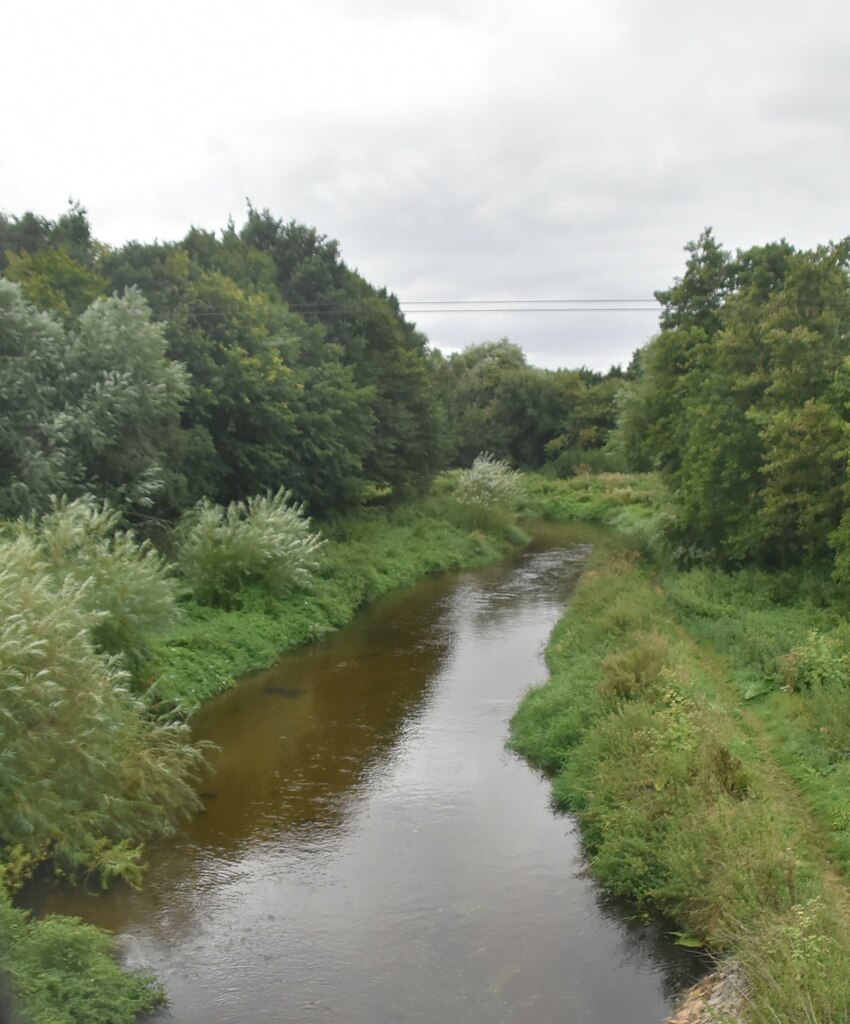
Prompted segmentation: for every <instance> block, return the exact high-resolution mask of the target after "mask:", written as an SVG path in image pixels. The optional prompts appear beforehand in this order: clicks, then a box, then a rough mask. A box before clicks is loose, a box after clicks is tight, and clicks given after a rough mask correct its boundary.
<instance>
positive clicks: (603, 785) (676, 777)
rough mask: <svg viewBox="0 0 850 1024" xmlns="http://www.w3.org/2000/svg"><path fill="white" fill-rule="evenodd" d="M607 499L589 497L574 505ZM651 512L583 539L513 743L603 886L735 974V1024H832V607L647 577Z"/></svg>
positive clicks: (774, 592) (841, 981)
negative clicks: (586, 549) (613, 531)
mask: <svg viewBox="0 0 850 1024" xmlns="http://www.w3.org/2000/svg"><path fill="white" fill-rule="evenodd" d="M582 486H583V485H582V484H581V483H580V482H579V483H578V484H577V485H576V484H572V485H563V486H562V485H559V484H555V483H548V484H546V485H545V488H543V487H541V490H543V491H544V497H545V503H546V505H547V507H548V508H549V509H550V514H553V513H554V514H555V515H557V514H558V510H559V508H568V509H569V510H570V515H574V510H575V508H576V503H577V502H576V494H575V490H576V487H578V488H579V489H581V488H582ZM605 486H606V485H605V482H604V481H596V482H592V483H588V484H587V485H585V492H586V499H587V500H586V501H585V504H587V505H588V506H590V505H591V502H590V500H589V499H590V497H591V496H592V495H593V493H594V492H595V491H596V490H598V489H602V488H604V487H605ZM607 486H608V488H609V489H612V488H613V489H617V488H621V487H622V486H623V484H622V482H618V481H616V480H615V481H609V482H608V484H607ZM561 492H562V493H561ZM652 515H653V510H652V509H651V503H647V505H646V511H645V512H641V513H640V514H639V515H638V516H637V517H635V515H634V510H631V511H629V512H628V514H627V515H626V516H622V515H621V516H620V523H619V525H620V526H621V527H624V528H625V529H624V530H623V533H624V534H626V535H628V534H630V535H631V537H632V538H633V540H634V541H635V543H634V544H633V545H632V546H631V548H629V547H628V546H626V547H625V548H624V547H623V545H622V543H620V542H619V540H615V541H614V542H612V543H609V544H604V543H602V544H598V545H597V547H596V551H595V553H594V556H593V558H592V560H591V563H590V567H589V569H588V571H587V572H586V573H585V575H584V577H583V579H582V580H581V582H580V583H579V586H578V589H577V592H576V595H575V597H574V600H573V602H572V604H571V606H570V609H569V611H568V612H567V613H566V614H565V616H564V617H563V619H562V620H561V621H560V622H559V624H558V625H557V626H556V628H555V630H554V632H553V634H552V638H551V640H550V643H549V646H548V648H547V661H548V664H549V668H550V671H551V677H550V679H549V681H548V682H547V683H546V684H544V685H543V686H542V687H539V688H536V689H535V690H533V691H531V692H530V693H529V694H528V695H527V696H526V698H525V699H524V701H523V703H522V705H521V706H520V708H519V710H518V712H517V714H516V715H515V717H514V719H513V721H512V746H513V748H514V749H516V750H517V751H519V752H520V753H522V754H523V755H524V756H526V757H528V758H529V759H530V760H531V761H532V762H533V763H535V764H537V765H538V766H540V767H541V768H543V769H544V770H545V771H546V772H547V773H548V774H549V775H550V777H551V779H552V786H553V796H554V800H555V802H556V803H557V804H558V805H559V806H561V807H563V808H566V809H569V810H572V811H573V812H575V813H576V814H577V815H578V818H579V821H580V823H581V828H582V834H583V838H584V842H585V846H586V849H587V853H588V857H589V863H590V867H591V870H592V871H593V873H594V874H595V875H596V877H598V878H599V879H600V880H601V881H602V882H603V884H604V885H605V886H606V887H607V888H608V889H609V890H611V891H613V892H615V893H620V894H622V895H624V896H626V897H628V898H630V899H633V900H635V901H636V903H637V904H638V906H639V907H641V906H642V907H644V908H646V909H647V910H650V909H651V910H660V911H661V912H662V913H664V914H665V915H666V916H668V917H669V918H671V919H672V920H673V921H675V922H676V926H677V927H678V929H679V931H680V941H681V942H683V943H685V944H688V945H694V946H703V947H705V948H707V949H709V950H711V951H712V952H713V953H714V955H715V956H717V957H719V958H720V959H721V960H724V959H726V958H730V959H734V960H735V961H737V962H738V963H739V964H740V971H741V972H742V974H743V976H744V977H745V978H746V997H745V998H744V1000H743V1004H742V1007H741V1009H740V1019H742V1020H747V1021H753V1022H760V1021H765V1020H771V1021H781V1022H787V1024H795V1022H798V1021H817V1022H821V1024H822V1022H832V1021H835V1022H836V1024H837V1022H839V1021H844V1020H845V1019H846V1012H847V1009H848V1006H850V983H849V982H848V978H850V972H849V971H848V965H850V935H848V929H847V920H848V916H847V908H848V905H849V904H850V901H848V893H847V888H846V885H845V882H844V878H845V877H846V874H845V872H846V864H847V860H846V853H845V851H846V828H847V822H848V820H850V819H847V818H844V817H843V816H842V815H840V814H837V813H836V809H837V808H840V807H841V806H843V805H842V803H841V801H842V800H846V789H845V787H844V786H843V785H842V780H843V777H844V776H843V773H844V771H845V770H846V756H844V755H841V754H840V752H839V750H837V749H836V745H835V743H834V740H835V738H836V736H837V734H838V732H839V729H840V728H841V723H842V715H841V709H842V705H841V702H840V698H841V695H842V692H843V691H842V689H841V688H840V687H839V686H837V684H836V686H835V687H834V688H833V690H832V691H831V692H830V690H829V687H828V682H829V676H828V670H829V668H830V666H831V667H832V670H833V677H832V678H833V681H834V678H835V677H836V676H837V674H838V673H837V669H838V667H839V666H840V667H842V668H843V667H844V666H845V664H846V661H845V655H844V650H845V649H844V648H843V647H842V646H841V639H842V636H841V632H840V628H841V627H840V623H837V618H838V616H837V613H836V611H835V610H832V609H830V608H829V607H828V606H825V605H824V603H823V601H822V600H821V602H820V603H818V601H815V600H811V593H812V589H813V586H814V584H813V582H812V581H811V580H809V581H808V582H806V581H801V580H798V581H796V585H795V581H793V580H791V579H789V578H787V577H786V578H785V579H781V580H780V579H778V578H777V577H770V576H767V575H765V576H763V577H759V576H758V574H753V573H748V574H747V573H742V574H738V575H737V576H735V575H732V576H729V575H724V574H720V573H710V572H708V571H707V570H694V571H692V572H691V573H677V572H674V571H672V570H670V569H667V570H665V571H664V572H661V571H660V569H659V567H658V564H656V563H655V562H654V561H653V559H652V558H651V557H645V556H642V555H641V554H640V551H639V550H638V549H639V548H642V549H643V550H644V551H645V552H646V551H647V550H648V549H650V548H651V545H650V544H648V543H647V541H648V539H649V538H650V536H651V530H650V527H651V520H652ZM615 521H616V520H615ZM630 528H631V529H630ZM622 536H623V534H622V533H621V538H620V539H622ZM803 584H805V587H804V586H803ZM801 588H802V589H801ZM804 593H808V594H809V595H810V596H809V598H806V597H805V596H804ZM818 627H820V629H818ZM818 672H820V678H818V677H817V676H816V673H818ZM806 673H808V675H806ZM813 679H814V681H812V680H813ZM827 701H829V704H828V706H829V707H830V708H831V709H832V718H831V720H830V721H828V722H827V721H826V720H825V718H824V715H825V714H826V710H825V708H824V707H823V706H822V705H823V704H824V703H825V702H827ZM830 742H832V743H833V748H832V750H833V752H832V755H831V756H830V755H829V749H828V748H829V745H830Z"/></svg>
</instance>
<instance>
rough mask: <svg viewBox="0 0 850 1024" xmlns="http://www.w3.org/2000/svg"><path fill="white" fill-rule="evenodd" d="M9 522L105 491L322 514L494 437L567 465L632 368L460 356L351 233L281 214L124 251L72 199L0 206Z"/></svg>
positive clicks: (146, 500) (162, 506)
mask: <svg viewBox="0 0 850 1024" xmlns="http://www.w3.org/2000/svg"><path fill="white" fill-rule="evenodd" d="M0 270H2V272H3V275H4V277H3V280H0V359H2V364H0V365H2V370H3V372H2V375H0V519H2V518H6V519H9V518H14V517H16V516H18V515H27V514H30V513H33V512H44V511H45V510H46V509H47V508H48V507H49V500H50V496H51V495H58V494H65V495H68V496H69V497H72V498H73V497H78V496H80V495H82V494H86V493H88V494H94V495H97V496H98V497H101V498H106V499H109V500H110V502H112V503H113V504H114V505H115V506H116V507H119V508H121V509H122V510H124V511H125V512H126V513H127V514H128V515H130V516H131V518H134V519H135V520H136V521H139V520H141V519H143V518H145V517H147V518H152V519H159V520H165V521H167V522H172V521H174V520H176V518H178V517H179V515H180V514H181V513H182V512H183V511H184V510H185V509H187V508H189V507H192V506H193V505H194V504H196V503H197V502H198V501H199V500H201V498H203V497H208V498H209V499H211V500H213V501H215V502H219V503H222V504H227V503H229V502H231V501H239V500H244V499H246V498H248V497H250V496H251V495H256V494H261V493H274V492H276V491H277V490H278V489H279V488H280V487H281V486H285V487H286V488H288V489H289V490H290V491H291V492H292V494H293V496H294V498H295V500H297V501H298V502H303V503H304V504H305V506H306V508H307V509H308V511H309V513H310V515H311V516H313V517H316V518H318V519H328V518H330V517H332V516H335V515H339V514H345V513H348V512H350V511H352V510H355V509H357V508H360V507H362V506H364V505H368V504H373V503H381V502H391V501H395V500H398V499H403V498H404V497H407V496H409V495H411V494H414V493H416V492H417V491H421V490H422V488H423V487H424V486H426V485H427V482H428V481H429V480H430V478H431V477H432V476H433V475H434V473H435V472H436V471H437V470H438V469H440V468H444V467H446V466H451V465H469V464H470V462H471V461H472V459H473V458H474V457H475V456H476V455H477V454H478V453H479V452H481V451H489V452H492V454H493V455H494V456H495V457H497V458H506V459H509V460H510V461H511V462H512V463H513V464H514V465H517V466H529V467H537V468H539V467H540V466H543V465H545V464H550V465H551V466H552V468H553V471H555V472H562V473H566V474H568V473H570V472H572V471H573V470H574V468H575V467H576V466H578V465H580V464H582V462H587V461H588V459H593V458H594V453H599V452H600V451H601V450H602V448H603V447H604V444H605V441H606V438H607V434H608V432H609V431H610V429H611V427H612V426H613V424H614V418H615V395H616V391H617V389H618V385H619V382H620V380H621V377H622V375H621V373H620V371H619V369H618V368H614V369H613V370H612V371H611V372H610V373H609V374H607V375H602V374H596V373H593V372H591V371H588V370H579V371H566V370H563V371H548V370H541V369H537V368H534V367H530V366H528V365H527V363H526V360H525V357H524V355H523V353H522V351H521V350H520V349H519V348H518V347H517V346H515V345H512V344H511V343H510V342H509V341H507V340H505V339H503V340H501V341H498V342H493V343H483V344H480V345H474V346H471V347H470V348H469V349H468V350H466V351H464V352H462V353H459V354H456V355H452V356H449V357H444V356H442V355H441V354H440V353H439V352H438V351H436V350H434V349H432V348H430V347H429V345H428V342H427V339H426V338H425V336H424V335H423V334H422V333H421V332H419V331H418V330H417V329H416V327H415V325H413V324H411V323H410V322H408V321H407V320H406V319H405V317H404V316H403V315H402V312H401V309H400V307H399V303H398V301H397V299H396V298H395V297H394V296H393V295H391V294H389V293H388V292H387V291H386V290H385V289H383V288H376V287H373V286H372V285H370V284H369V283H368V282H366V281H365V280H364V279H363V278H362V277H361V276H360V275H359V274H358V273H357V272H356V271H354V270H351V269H350V268H349V267H348V266H347V265H346V263H345V261H344V260H343V259H342V257H341V255H340V250H339V246H338V244H337V243H336V242H335V241H333V240H329V239H328V238H326V237H325V236H323V235H320V234H318V233H317V232H316V230H315V229H313V228H309V227H306V226H304V225H301V224H297V223H295V222H288V223H284V222H283V221H281V220H279V219H276V218H275V217H273V216H272V215H271V214H270V213H269V212H268V211H266V210H264V211H258V210H256V209H254V208H253V207H250V206H249V208H248V212H247V217H246V220H245V223H244V224H243V225H242V227H241V228H239V229H237V228H236V226H235V225H234V224H233V223H232V222H231V223H229V224H228V225H227V226H226V227H225V228H224V230H222V231H221V232H219V233H214V232H211V231H207V230H203V229H200V228H193V229H192V230H190V231H189V232H188V234H187V235H186V237H185V238H184V239H183V240H182V241H180V242H174V243H170V242H154V243H145V244H143V243H139V242H129V243H127V244H126V245H124V246H121V247H120V248H110V247H108V246H105V245H103V244H102V243H99V242H98V241H97V240H96V239H95V238H94V236H93V234H92V231H91V227H90V225H89V222H88V218H87V215H86V211H85V210H84V209H83V208H82V207H80V206H79V205H78V204H72V205H71V206H70V207H69V209H68V211H67V212H66V213H64V214H63V215H62V216H60V217H59V218H58V219H57V220H55V221H51V220H48V219H46V218H43V217H40V216H38V215H36V214H33V213H26V214H24V215H23V216H20V217H16V216H8V215H0Z"/></svg>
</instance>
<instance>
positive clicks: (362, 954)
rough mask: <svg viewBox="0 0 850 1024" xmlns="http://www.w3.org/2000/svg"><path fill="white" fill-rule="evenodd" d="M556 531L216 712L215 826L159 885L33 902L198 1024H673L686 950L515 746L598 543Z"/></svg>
mask: <svg viewBox="0 0 850 1024" xmlns="http://www.w3.org/2000/svg"><path fill="white" fill-rule="evenodd" d="M535 532H536V531H535ZM542 532H543V534H544V536H542V537H540V538H538V537H535V539H534V540H533V541H532V543H531V544H530V545H529V546H528V547H527V548H526V549H524V550H523V551H522V552H520V553H516V554H514V555H512V556H511V557H509V558H508V559H506V560H503V561H501V562H500V563H499V564H498V565H494V566H491V567H486V568H480V569H476V570H464V571H461V572H453V573H448V574H441V575H439V576H434V577H432V578H430V579H428V580H425V581H422V582H421V583H420V584H419V585H417V586H416V587H413V588H405V589H404V590H403V591H400V592H399V593H396V594H395V595H393V596H392V597H391V598H390V599H388V600H383V601H380V602H378V603H377V604H376V605H375V606H373V607H372V608H370V609H367V610H364V611H363V612H361V613H360V614H358V615H356V616H355V618H354V620H353V621H352V622H351V623H350V624H349V625H347V626H345V627H343V628H342V629H340V630H339V631H337V632H335V633H334V634H332V635H329V636H328V637H326V638H325V639H324V640H322V641H320V642H319V643H317V644H313V645H309V646H307V647H304V648H301V649H300V650H298V651H293V652H291V653H290V654H289V655H286V656H285V657H283V658H282V659H280V660H279V661H278V662H277V663H276V665H275V666H274V667H273V668H271V669H269V670H265V671H262V672H257V673H251V674H250V675H249V676H248V677H246V678H244V679H243V680H241V681H240V682H239V684H238V685H237V686H235V687H232V688H230V689H228V690H227V691H224V692H222V693H221V694H219V695H218V696H217V697H216V698H215V699H213V700H211V701H209V702H207V703H206V705H205V706H204V707H203V708H201V709H200V710H199V711H198V713H197V714H196V715H195V717H194V734H195V736H196V738H198V739H202V740H209V741H211V742H213V743H214V744H215V748H216V749H215V751H214V752H213V753H211V755H210V757H211V761H212V764H211V773H210V775H209V776H208V777H207V778H205V779H204V780H203V782H202V787H203V791H204V799H205V812H204V813H203V814H201V815H199V816H198V817H197V818H195V819H193V820H192V822H190V823H189V824H188V825H187V827H186V828H185V829H183V830H181V832H180V833H178V834H177V835H176V836H174V837H173V839H170V840H165V841H163V842H161V843H158V844H156V845H155V846H153V847H151V848H150V850H149V853H148V859H149V863H150V867H149V872H148V877H147V880H146V884H145V887H144V889H143V890H142V891H141V892H140V893H138V894H130V893H128V892H126V890H125V891H122V890H121V888H120V887H119V888H117V889H114V890H112V891H110V892H109V893H107V894H106V895H101V896H99V897H98V898H96V899H93V898H92V897H91V896H90V895H88V896H87V895H86V894H85V893H84V892H81V891H80V890H79V889H76V890H73V889H66V888H64V887H58V888H51V889H48V890H46V891H44V890H41V891H40V892H39V893H35V894H33V899H35V898H36V897H39V898H40V899H41V902H40V903H35V902H33V903H31V904H30V905H32V906H34V907H36V908H37V909H38V910H39V912H40V913H43V912H54V911H58V912H60V913H63V914H68V913H70V914H85V915H86V916H87V918H88V919H89V920H91V921H92V922H93V923H96V924H98V925H101V926H103V927H106V928H107V929H108V930H109V931H111V932H113V933H115V934H118V935H121V936H124V937H125V939H126V941H127V943H128V952H129V953H130V955H131V957H132V960H133V962H136V963H146V964H148V965H149V966H150V967H152V968H153V969H154V970H155V971H156V973H157V974H158V975H159V976H160V977H161V979H162V981H163V983H164V984H165V986H166V989H167V993H168V997H169V1001H170V1003H171V1011H170V1012H171V1013H172V1015H173V1016H174V1017H175V1018H176V1019H179V1020H180V1021H181V1022H183V1021H185V1022H187V1024H194V1022H196V1021H197V1022H198V1024H200V1022H204V1024H217V1022H219V1021H221V1022H225V1021H232V1020H234V1019H237V1018H238V1019H250V1020H251V1021H252V1022H257V1024H259V1022H262V1021H269V1022H272V1021H277V1020H280V1019H281V1018H284V1019H287V1020H298V1021H309V1020H311V1019H314V1017H316V1016H317V1014H318V1013H321V1015H322V1017H323V1019H326V1020H334V1021H336V1020H338V1021H345V1022H346V1024H352V1022H362V1024H371V1022H373V1021H375V1020H379V1021H388V1020H392V1019H411V1018H413V1017H418V1018H420V1019H422V1020H425V1021H438V1020H439V1021H442V1020H463V1021H469V1022H470V1024H472V1022H475V1024H494V1022H496V1021H503V1020H511V1021H516V1022H517V1024H520V1022H522V1021H525V1022H526V1024H538V1022H540V1021H550V1020H552V1021H554V1020H560V1019H564V1020H571V1019H580V1020H584V1021H588V1022H596V1024H610V1022H611V1021H619V1020H624V1019H626V1017H628V1018H629V1019H630V1020H633V1021H635V1022H640V1024H658V1022H659V1021H660V1020H661V1019H662V1018H663V1017H664V1016H665V1013H666V1012H667V1010H668V1008H669V1007H670V1005H671V1000H670V996H671V992H673V991H676V990H677V989H678V988H679V987H680V986H681V984H682V976H683V974H684V976H685V978H691V977H692V976H693V975H692V973H691V972H690V969H689V968H690V964H689V963H688V959H687V958H686V957H684V956H681V955H680V951H677V950H676V949H675V948H673V947H671V945H670V943H669V942H665V941H664V938H663V936H660V935H658V934H657V933H656V932H655V931H654V930H652V929H648V928H645V927H643V926H641V925H637V926H635V925H633V924H632V922H630V921H629V918H628V915H627V914H626V916H625V919H624V916H623V911H622V908H620V907H619V906H617V905H616V903H614V902H613V901H610V900H607V899H606V898H604V897H601V895H600V893H599V889H598V886H596V884H595V883H594V882H593V881H592V880H590V879H589V878H587V877H586V876H585V874H584V873H583V872H581V871H580V870H577V868H578V867H579V865H580V863H581V859H580V842H579V837H578V835H577V834H576V832H575V830H574V829H572V828H571V826H570V822H568V821H565V820H564V819H563V818H560V817H559V816H556V815H553V814H552V813H551V809H550V807H549V804H548V798H547V786H546V783H545V781H544V780H542V779H541V778H540V777H539V776H538V775H537V773H535V772H534V771H532V770H530V769H529V767H528V765H527V764H526V763H525V762H524V761H523V760H522V759H520V758H517V757H513V756H506V754H505V752H504V747H503V745H504V740H505V735H506V728H507V718H508V716H509V715H510V714H511V712H512V710H513V708H514V707H515V705H516V702H517V700H518V699H519V696H520V694H521V692H522V690H523V689H524V688H525V687H526V686H527V685H528V684H529V682H532V681H534V680H535V679H539V678H541V677H542V676H543V674H544V668H543V665H542V663H541V651H542V647H543V644H544V643H545V639H546V637H547V635H548V633H549V631H550V629H551V626H552V625H553V623H554V622H555V620H556V619H557V617H558V616H559V615H560V613H561V611H562V609H563V607H564V605H565V604H566V603H567V602H568V600H569V598H570V593H571V591H572V587H573V585H574V583H575V580H576V578H577V577H578V575H579V574H580V573H581V571H582V567H583V564H584V560H585V558H586V557H587V553H588V544H587V541H588V540H589V539H590V538H589V537H588V534H590V533H593V532H594V531H591V530H588V528H587V527H581V528H580V529H578V530H575V529H572V528H564V527H556V528H551V527H549V528H546V529H544V530H543V531H542ZM582 542H583V543H582ZM565 833H566V834H565ZM553 890H555V891H557V892H558V893H559V894H560V895H559V898H558V899H552V898H551V895H550V894H551V892H552V891H553Z"/></svg>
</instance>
